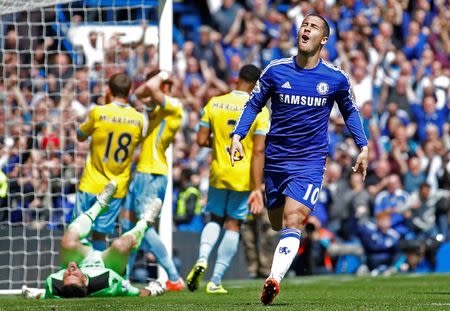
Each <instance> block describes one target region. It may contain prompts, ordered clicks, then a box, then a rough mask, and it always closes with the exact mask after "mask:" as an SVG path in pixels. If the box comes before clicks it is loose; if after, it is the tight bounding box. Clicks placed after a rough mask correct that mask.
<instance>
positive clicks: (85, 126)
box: [77, 108, 96, 142]
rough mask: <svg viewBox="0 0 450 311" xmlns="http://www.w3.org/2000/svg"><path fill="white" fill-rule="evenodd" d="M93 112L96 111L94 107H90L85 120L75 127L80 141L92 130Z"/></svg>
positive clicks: (93, 123) (93, 122)
mask: <svg viewBox="0 0 450 311" xmlns="http://www.w3.org/2000/svg"><path fill="white" fill-rule="evenodd" d="M95 112H96V109H95V108H93V109H91V111H89V114H88V116H87V119H86V121H84V122H83V123H82V124H81V125H80V127H79V128H78V129H77V140H78V141H80V142H83V141H85V140H86V139H87V138H88V137H89V136H90V135H91V134H92V132H93V131H94V125H95Z"/></svg>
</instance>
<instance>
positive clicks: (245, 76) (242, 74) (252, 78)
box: [239, 64, 261, 83]
mask: <svg viewBox="0 0 450 311" xmlns="http://www.w3.org/2000/svg"><path fill="white" fill-rule="evenodd" d="M260 76H261V69H259V68H258V67H256V66H255V65H252V64H248V65H244V66H242V68H241V70H240V71H239V79H241V80H242V81H245V82H248V83H256V81H258V79H259V77H260Z"/></svg>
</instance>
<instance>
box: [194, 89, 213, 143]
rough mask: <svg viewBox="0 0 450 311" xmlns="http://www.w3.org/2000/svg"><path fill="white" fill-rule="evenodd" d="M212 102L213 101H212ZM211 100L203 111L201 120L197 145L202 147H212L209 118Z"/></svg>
mask: <svg viewBox="0 0 450 311" xmlns="http://www.w3.org/2000/svg"><path fill="white" fill-rule="evenodd" d="M213 98H214V97H213ZM211 100H212V99H211ZM211 100H210V101H209V102H208V103H207V104H206V106H205V108H204V109H203V111H202V117H201V119H200V127H199V130H198V133H197V144H198V145H199V146H200V147H211V146H212V137H211V122H210V118H209V115H210V113H209V107H210V104H209V103H210V102H211Z"/></svg>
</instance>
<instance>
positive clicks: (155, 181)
mask: <svg viewBox="0 0 450 311" xmlns="http://www.w3.org/2000/svg"><path fill="white" fill-rule="evenodd" d="M166 188H167V176H165V175H157V174H147V173H139V172H136V175H135V176H134V178H133V180H132V181H131V183H130V186H129V187H128V194H127V197H126V199H125V209H126V210H127V211H134V212H135V213H136V217H139V216H140V215H141V213H142V212H143V211H144V210H145V207H146V206H147V204H148V202H149V201H150V200H151V199H154V198H160V199H161V201H163V202H164V196H165V195H166Z"/></svg>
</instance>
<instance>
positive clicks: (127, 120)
mask: <svg viewBox="0 0 450 311" xmlns="http://www.w3.org/2000/svg"><path fill="white" fill-rule="evenodd" d="M147 127H148V121H147V119H146V118H145V117H144V115H143V114H142V113H139V112H137V111H136V110H135V109H134V108H133V107H131V106H130V105H128V104H121V103H117V102H114V103H111V104H108V105H105V106H96V107H94V108H93V109H92V110H91V111H90V112H89V115H88V118H87V120H86V121H85V122H84V123H83V124H81V125H80V128H79V130H78V134H79V135H81V136H84V137H87V136H91V144H90V153H89V155H88V157H87V159H86V165H85V167H84V172H83V176H82V177H81V180H80V184H79V186H78V188H79V189H80V190H81V191H84V192H87V193H92V194H98V193H100V192H101V191H102V190H103V188H104V187H105V186H106V184H107V183H108V182H109V181H110V180H112V179H114V180H115V181H116V182H117V186H118V187H117V192H116V194H115V195H114V198H123V197H125V195H126V193H127V188H128V181H129V179H130V172H131V164H132V162H133V153H134V149H135V147H136V145H138V144H139V142H140V141H141V140H142V137H143V136H145V134H146V131H147Z"/></svg>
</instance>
